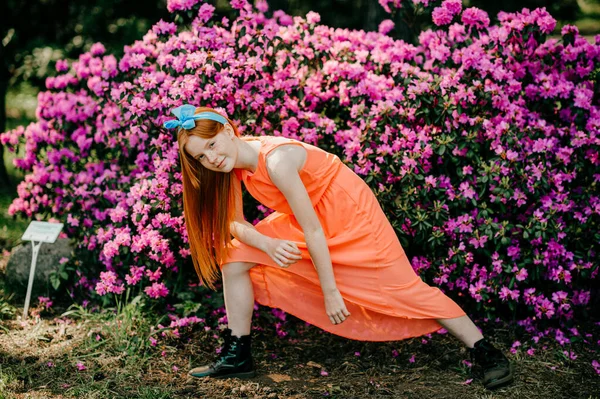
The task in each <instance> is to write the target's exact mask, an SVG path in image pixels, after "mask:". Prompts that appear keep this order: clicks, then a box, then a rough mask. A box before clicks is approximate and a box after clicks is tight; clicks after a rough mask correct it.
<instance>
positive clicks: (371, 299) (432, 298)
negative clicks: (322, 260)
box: [224, 137, 465, 341]
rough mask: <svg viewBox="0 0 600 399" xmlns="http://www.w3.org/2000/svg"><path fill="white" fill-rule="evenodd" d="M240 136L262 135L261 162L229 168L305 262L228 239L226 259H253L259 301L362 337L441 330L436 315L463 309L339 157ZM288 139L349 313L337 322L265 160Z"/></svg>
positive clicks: (272, 230) (267, 225) (271, 227)
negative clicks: (425, 272) (425, 277)
mask: <svg viewBox="0 0 600 399" xmlns="http://www.w3.org/2000/svg"><path fill="white" fill-rule="evenodd" d="M241 138H242V139H243V140H260V142H261V148H260V153H259V156H258V165H257V168H256V171H255V172H254V173H252V172H249V171H247V170H244V169H234V173H235V174H236V176H237V177H238V178H239V179H240V181H243V182H244V185H245V187H246V189H247V190H248V192H249V193H250V194H251V195H252V196H253V197H254V198H256V200H258V201H259V202H261V203H262V204H263V205H265V206H266V207H269V208H271V209H273V210H275V212H273V213H272V214H270V215H269V216H267V217H266V218H264V219H263V220H261V221H260V222H259V223H258V224H257V225H256V226H255V227H256V229H257V230H258V231H259V232H261V233H262V234H264V235H267V236H270V237H276V238H280V239H284V240H289V241H293V242H295V243H296V245H297V246H298V248H299V249H300V251H301V252H302V260H299V261H298V262H296V263H294V264H292V265H290V266H289V267H288V268H281V267H279V266H278V265H277V264H276V263H275V262H274V261H273V260H272V259H271V258H270V257H269V255H267V254H266V253H265V252H263V251H261V250H259V249H256V248H254V247H251V246H249V245H247V244H245V243H242V242H240V241H239V240H237V239H234V240H233V249H232V250H231V251H230V254H229V257H228V258H227V260H226V261H225V262H224V264H227V263H229V262H252V263H256V266H254V267H253V268H252V269H250V278H251V280H252V285H253V288H254V296H255V300H256V301H257V302H258V303H260V304H262V305H265V306H269V307H273V308H279V309H281V310H283V311H285V312H286V313H289V314H292V315H294V316H296V317H298V318H299V319H302V320H304V321H306V322H308V323H310V324H313V325H315V326H317V327H319V328H321V329H323V330H325V331H328V332H330V333H333V334H336V335H339V336H342V337H346V338H350V339H355V340H361V341H395V340H401V339H405V338H410V337H416V336H419V335H423V334H427V333H431V332H434V331H437V330H439V329H440V328H441V326H440V324H439V323H438V322H437V321H435V319H438V318H454V317H459V316H464V315H465V313H464V311H463V310H462V309H461V308H460V307H459V306H458V305H457V304H456V303H455V302H454V301H453V300H452V299H450V298H448V297H447V296H446V295H444V293H442V292H441V291H440V290H439V289H438V288H434V287H431V286H429V285H427V284H426V283H424V282H423V281H422V280H421V278H420V277H419V276H417V274H416V273H415V271H414V270H413V268H412V267H411V265H410V262H409V260H408V258H407V257H406V254H405V253H404V249H403V248H402V245H401V244H400V241H399V240H398V237H397V236H396V233H395V231H394V228H393V227H392V225H391V224H390V223H389V221H388V220H387V218H386V216H385V214H384V213H383V211H382V209H381V206H380V205H379V202H378V201H377V198H376V197H375V195H374V194H373V192H372V191H371V189H370V187H369V186H368V185H367V184H366V183H365V182H364V181H363V180H362V179H361V178H360V177H359V176H358V175H356V174H355V173H354V172H353V171H352V170H351V169H350V168H348V167H347V166H346V165H345V164H344V163H342V162H341V160H340V159H339V158H338V157H337V156H336V155H333V154H330V153H328V152H326V151H324V150H322V149H320V148H318V147H315V146H313V145H310V144H306V143H303V142H300V141H297V140H293V139H288V140H287V142H284V143H274V142H273V138H272V137H241ZM285 144H294V145H301V146H302V147H304V148H305V149H306V151H307V158H306V162H305V164H304V167H303V168H302V170H301V171H300V178H301V179H302V181H303V183H304V185H305V186H306V189H307V191H308V194H309V197H310V198H311V201H312V204H313V206H314V209H315V211H316V213H317V216H318V217H319V220H320V222H321V225H322V227H323V230H324V232H325V237H326V240H327V246H328V248H329V253H330V255H331V262H332V265H333V272H334V276H335V281H336V285H337V288H338V289H339V291H340V293H341V294H342V297H343V298H344V302H345V304H346V307H347V309H348V311H349V312H350V313H351V316H350V317H348V318H346V320H345V321H344V322H343V323H340V324H337V325H336V324H332V323H331V321H330V320H329V317H327V314H326V313H325V302H324V297H323V292H322V290H321V285H320V282H319V276H318V274H317V271H316V269H315V267H314V265H313V263H312V260H311V257H310V254H309V252H308V248H307V245H306V242H305V240H304V233H303V231H302V228H301V227H300V225H299V224H298V221H297V220H296V218H295V217H294V215H293V213H292V210H291V209H290V207H289V205H288V203H287V201H286V199H285V197H284V196H283V194H282V193H281V192H280V191H279V189H278V188H277V187H276V186H275V185H274V184H273V183H272V182H271V180H270V178H269V175H268V172H267V169H266V166H265V159H266V156H267V154H268V153H269V152H270V151H272V150H273V149H274V148H276V147H278V146H279V145H285Z"/></svg>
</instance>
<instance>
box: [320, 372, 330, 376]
mask: <svg viewBox="0 0 600 399" xmlns="http://www.w3.org/2000/svg"><path fill="white" fill-rule="evenodd" d="M321 375H322V376H323V377H327V376H328V375H329V373H328V372H327V371H325V370H321Z"/></svg>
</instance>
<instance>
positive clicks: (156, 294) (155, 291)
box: [144, 283, 169, 298]
mask: <svg viewBox="0 0 600 399" xmlns="http://www.w3.org/2000/svg"><path fill="white" fill-rule="evenodd" d="M144 292H145V293H146V294H147V295H148V296H149V297H150V298H160V297H166V296H167V295H168V294H169V290H168V289H167V287H166V286H165V284H164V283H153V284H152V286H149V287H146V288H145V289H144Z"/></svg>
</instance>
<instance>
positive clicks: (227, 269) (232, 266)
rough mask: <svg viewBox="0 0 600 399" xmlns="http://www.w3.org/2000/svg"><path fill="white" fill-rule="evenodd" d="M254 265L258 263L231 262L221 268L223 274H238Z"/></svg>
mask: <svg viewBox="0 0 600 399" xmlns="http://www.w3.org/2000/svg"><path fill="white" fill-rule="evenodd" d="M254 266H256V263H251V262H231V263H226V264H224V265H223V267H222V268H221V270H222V273H223V275H226V274H238V273H245V272H248V271H249V270H250V269H252V268H253V267H254Z"/></svg>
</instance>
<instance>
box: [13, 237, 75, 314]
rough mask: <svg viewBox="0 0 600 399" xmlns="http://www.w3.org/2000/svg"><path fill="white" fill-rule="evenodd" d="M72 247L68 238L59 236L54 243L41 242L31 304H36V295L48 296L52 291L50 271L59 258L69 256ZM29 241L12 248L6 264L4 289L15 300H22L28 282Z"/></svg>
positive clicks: (57, 265) (29, 264) (29, 266)
mask: <svg viewBox="0 0 600 399" xmlns="http://www.w3.org/2000/svg"><path fill="white" fill-rule="evenodd" d="M71 251H72V247H71V245H70V244H69V239H67V238H59V239H57V240H56V242H54V244H49V243H46V242H45V243H42V244H41V246H40V249H39V252H38V257H37V264H36V268H35V278H34V280H33V289H32V291H31V292H32V293H31V305H30V306H35V305H36V304H37V297H38V296H49V294H50V293H51V292H52V291H53V288H52V285H51V284H50V273H51V272H53V271H54V270H57V269H58V267H59V263H58V262H59V261H60V259H61V258H70V257H71ZM31 252H32V250H31V242H30V241H24V242H23V244H21V245H18V246H16V247H15V248H13V250H12V251H11V254H10V258H9V259H8V264H7V265H6V284H5V286H4V290H5V291H6V292H7V293H12V294H14V299H15V300H24V299H25V295H26V294H27V283H28V282H29V269H30V268H31V255H32V254H31Z"/></svg>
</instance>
